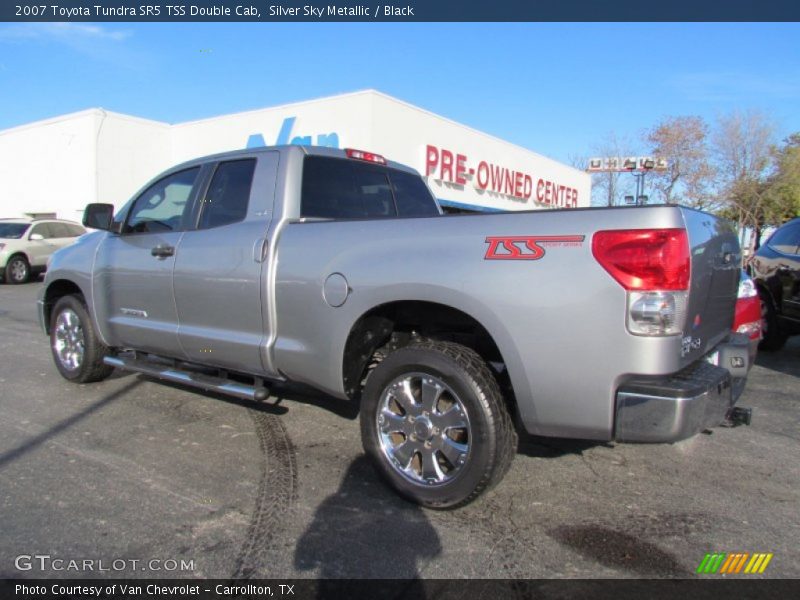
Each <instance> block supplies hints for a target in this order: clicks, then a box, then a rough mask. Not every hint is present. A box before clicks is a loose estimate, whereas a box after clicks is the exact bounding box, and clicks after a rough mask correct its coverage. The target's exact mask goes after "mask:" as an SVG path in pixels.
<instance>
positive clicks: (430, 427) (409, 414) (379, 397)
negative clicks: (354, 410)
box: [360, 341, 517, 508]
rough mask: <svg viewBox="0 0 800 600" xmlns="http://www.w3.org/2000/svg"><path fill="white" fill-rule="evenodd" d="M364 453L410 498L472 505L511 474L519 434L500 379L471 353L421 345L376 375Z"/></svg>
mask: <svg viewBox="0 0 800 600" xmlns="http://www.w3.org/2000/svg"><path fill="white" fill-rule="evenodd" d="M360 418H361V437H362V443H363V445H364V450H365V451H366V453H367V455H369V456H370V458H371V459H372V460H373V462H374V463H375V465H376V467H377V469H378V471H379V472H380V474H381V475H382V476H383V477H384V478H385V479H386V480H387V481H388V482H389V484H390V485H391V486H392V487H394V488H395V489H396V490H397V491H398V492H399V493H400V494H401V495H402V496H404V497H406V498H407V499H409V500H411V501H413V502H416V503H418V504H421V505H423V506H427V507H430V508H455V507H457V506H462V505H464V504H467V503H469V502H471V501H472V500H474V499H475V498H477V497H478V496H479V495H480V494H481V493H482V492H484V491H485V490H487V489H488V488H490V487H491V486H493V485H494V484H496V483H497V482H498V481H500V479H502V477H503V476H504V475H505V473H506V471H507V470H508V467H509V466H510V464H511V460H512V458H513V456H514V453H515V452H516V445H517V444H516V443H517V436H516V432H515V430H514V426H513V423H512V421H511V417H510V415H509V413H508V410H507V409H506V405H505V403H504V402H503V398H502V395H501V393H500V388H499V387H498V385H497V381H496V380H495V378H494V377H493V375H492V373H491V372H490V371H489V368H488V366H487V365H486V363H485V362H484V361H483V359H481V357H480V356H478V354H477V353H475V352H474V351H473V350H471V349H469V348H467V347H465V346H461V345H460V344H454V343H450V342H436V341H430V342H422V343H418V344H414V345H411V346H406V347H404V348H400V349H399V350H396V351H394V352H392V353H391V354H390V355H389V356H387V357H386V358H385V359H384V360H383V361H382V362H381V363H380V364H379V365H378V366H377V367H375V369H374V370H373V371H372V373H371V374H370V376H369V378H368V380H367V385H366V388H365V390H364V395H363V397H362V403H361V415H360Z"/></svg>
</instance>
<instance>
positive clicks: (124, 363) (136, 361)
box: [103, 355, 269, 402]
mask: <svg viewBox="0 0 800 600" xmlns="http://www.w3.org/2000/svg"><path fill="white" fill-rule="evenodd" d="M103 362H104V363H105V364H107V365H110V366H112V367H116V368H118V369H122V370H123V371H133V372H135V373H143V374H145V375H150V376H152V377H157V378H158V379H164V380H166V381H172V382H174V383H180V384H184V385H190V386H192V387H196V388H200V389H203V390H207V391H212V392H219V393H220V394H225V395H227V396H234V397H236V398H242V399H243V400H255V401H257V402H263V401H264V400H266V399H267V398H269V388H267V387H265V386H264V385H263V382H262V381H261V380H260V379H258V378H254V385H248V384H246V383H240V382H238V381H233V380H231V379H228V378H226V377H225V376H224V373H225V371H222V370H221V371H220V376H214V375H207V374H205V373H198V372H197V371H192V370H189V369H181V368H180V367H179V366H178V364H179V363H177V362H175V363H174V364H173V365H167V364H163V363H158V362H156V361H153V360H148V359H146V358H138V357H137V356H135V355H134V356H131V357H122V356H106V357H105V358H103Z"/></svg>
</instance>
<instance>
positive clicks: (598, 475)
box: [0, 283, 800, 578]
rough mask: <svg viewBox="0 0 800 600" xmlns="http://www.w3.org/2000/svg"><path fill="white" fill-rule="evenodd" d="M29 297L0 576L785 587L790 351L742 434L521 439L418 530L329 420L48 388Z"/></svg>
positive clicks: (208, 401)
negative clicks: (731, 555)
mask: <svg viewBox="0 0 800 600" xmlns="http://www.w3.org/2000/svg"><path fill="white" fill-rule="evenodd" d="M40 285H41V284H40V283H32V284H28V285H23V286H8V285H2V286H0V356H2V359H1V360H0V410H2V417H1V418H0V523H2V536H0V575H2V576H4V577H42V576H46V577H53V576H58V577H91V576H103V577H106V576H126V577H151V578H152V577H160V576H176V577H213V578H228V577H232V576H236V577H271V578H282V577H285V578H296V577H317V576H323V577H355V578H366V577H369V578H376V577H389V578H393V577H402V578H411V577H424V578H463V577H466V578H543V577H544V578H560V577H570V578H591V577H602V578H606V577H695V576H696V575H695V570H696V569H697V566H698V565H699V563H700V561H701V560H702V559H703V557H704V555H705V554H706V553H708V552H750V553H753V552H771V553H773V554H774V557H773V559H772V561H771V562H770V564H769V566H768V568H767V570H766V571H765V573H764V574H763V575H756V576H753V575H738V576H736V575H734V576H732V577H741V578H745V577H747V578H752V577H799V576H800V550H798V545H797V540H798V539H800V519H798V514H800V466H799V465H800V460H798V459H800V426H798V425H799V423H798V421H799V419H798V412H799V411H800V385H798V381H799V380H798V377H800V339H799V338H795V339H794V340H790V342H789V344H787V346H786V348H785V349H784V350H782V351H781V352H778V353H775V354H771V355H766V354H762V355H761V356H760V357H759V359H758V361H757V365H756V367H755V368H754V369H753V371H752V372H751V376H750V380H749V382H748V386H747V390H746V391H745V395H744V397H743V398H742V400H741V404H743V405H746V406H751V407H753V409H754V410H753V413H754V416H753V424H752V426H751V427H738V428H735V429H726V428H718V429H715V430H714V431H713V432H712V433H711V434H706V435H699V436H697V437H695V438H693V439H691V440H687V441H685V442H681V443H678V444H674V445H652V446H650V445H648V446H645V445H621V444H602V443H599V444H597V443H590V442H579V441H568V440H543V439H532V438H525V439H523V440H522V441H521V443H520V447H519V451H518V454H517V456H516V459H515V461H514V464H513V465H512V468H511V471H510V472H509V474H508V475H507V476H506V478H505V479H504V480H503V482H502V483H501V484H500V485H499V486H498V487H497V488H496V489H495V490H493V491H492V492H490V493H489V494H487V495H485V496H484V497H483V498H482V499H481V500H479V501H478V502H476V503H474V504H472V505H470V506H468V507H466V508H463V509H460V510H456V511H450V512H437V511H429V510H422V509H420V508H418V507H415V506H413V505H410V504H408V503H406V502H405V501H403V500H401V499H399V498H398V497H396V496H395V495H394V494H393V493H392V492H391V491H390V490H389V489H388V488H386V487H385V486H384V485H383V484H382V483H381V482H380V481H379V480H378V479H377V477H376V475H375V474H374V473H373V471H372V468H371V466H370V465H369V464H367V463H366V462H365V460H364V458H363V456H362V451H361V445H360V440H359V433H358V419H357V411H356V409H355V407H353V406H351V405H350V404H348V403H346V402H342V401H338V400H335V399H331V398H327V397H324V396H320V395H318V394H315V393H313V392H309V391H305V390H297V389H285V390H278V391H276V393H275V394H274V397H273V398H272V400H279V402H278V404H277V405H276V406H272V405H266V404H264V405H255V404H249V403H245V402H239V401H231V400H229V399H224V398H221V397H218V396H214V395H211V394H203V393H198V392H196V391H193V390H188V389H183V388H179V387H175V386H170V385H164V384H162V383H158V382H156V381H154V380H151V379H148V378H146V377H142V376H137V375H125V374H115V375H114V376H113V377H112V378H111V379H108V380H106V381H104V382H102V383H98V384H92V385H83V386H75V385H73V384H70V383H68V382H66V381H64V380H63V379H62V378H61V377H60V376H59V375H58V373H57V371H56V369H55V367H54V366H53V364H52V361H51V357H50V352H49V348H48V340H47V339H46V338H45V336H44V335H43V334H42V333H41V332H40V331H39V329H38V326H37V323H36V316H35V309H34V299H35V295H36V292H37V289H38V288H39V286H40ZM19 556H49V557H50V558H49V559H31V561H30V562H26V559H23V560H22V562H21V563H20V560H19V559H18V557H19ZM55 559H62V560H64V561H65V562H63V563H56V562H54V561H55ZM70 560H80V561H83V560H92V561H95V562H94V563H92V566H93V569H94V570H86V569H83V570H72V569H69V568H68V567H69V562H68V561H70ZM37 561H38V562H37ZM100 561H102V565H103V566H105V567H106V568H109V569H110V570H106V571H98V570H97V569H98V568H100V566H101V565H100ZM181 562H183V563H184V564H185V566H186V568H185V569H181V568H180V565H181ZM26 565H30V568H29V569H28V568H27V567H26ZM56 566H59V567H61V568H60V569H58V568H56ZM19 567H22V568H23V570H20V569H19ZM117 567H120V568H117ZM172 567H176V568H175V569H172ZM167 569H169V570H167ZM703 577H719V576H709V575H704V576H703Z"/></svg>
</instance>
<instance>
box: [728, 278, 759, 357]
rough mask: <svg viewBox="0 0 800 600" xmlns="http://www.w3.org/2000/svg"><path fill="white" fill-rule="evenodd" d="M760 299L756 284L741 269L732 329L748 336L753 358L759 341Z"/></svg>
mask: <svg viewBox="0 0 800 600" xmlns="http://www.w3.org/2000/svg"><path fill="white" fill-rule="evenodd" d="M761 318H762V317H761V301H760V300H759V298H758V290H757V289H756V284H755V283H754V282H753V280H752V279H750V276H749V275H748V274H747V273H745V272H744V271H742V275H741V277H740V278H739V294H738V295H737V300H736V316H735V317H734V319H733V330H734V331H735V332H737V333H744V334H747V336H748V337H749V338H750V359H751V360H755V358H756V352H757V351H758V343H759V342H760V341H761Z"/></svg>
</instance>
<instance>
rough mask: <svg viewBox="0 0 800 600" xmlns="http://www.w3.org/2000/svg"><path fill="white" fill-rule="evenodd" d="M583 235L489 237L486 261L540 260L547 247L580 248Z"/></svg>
mask: <svg viewBox="0 0 800 600" xmlns="http://www.w3.org/2000/svg"><path fill="white" fill-rule="evenodd" d="M583 239H584V236H582V235H511V236H505V235H504V236H489V237H487V238H486V243H487V244H489V247H488V248H487V249H486V255H485V256H484V257H483V258H484V259H485V260H539V259H540V258H542V257H543V256H544V254H545V247H552V246H580V245H582V244H583Z"/></svg>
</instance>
